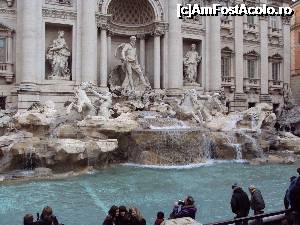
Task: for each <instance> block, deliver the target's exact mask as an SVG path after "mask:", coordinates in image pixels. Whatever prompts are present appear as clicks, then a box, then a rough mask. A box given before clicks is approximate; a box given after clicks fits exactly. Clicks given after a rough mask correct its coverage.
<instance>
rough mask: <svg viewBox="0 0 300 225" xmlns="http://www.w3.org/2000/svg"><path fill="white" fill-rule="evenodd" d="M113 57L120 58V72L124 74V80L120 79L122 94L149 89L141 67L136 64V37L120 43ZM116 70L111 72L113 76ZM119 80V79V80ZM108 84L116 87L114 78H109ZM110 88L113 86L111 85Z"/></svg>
mask: <svg viewBox="0 0 300 225" xmlns="http://www.w3.org/2000/svg"><path fill="white" fill-rule="evenodd" d="M115 56H116V57H118V58H120V60H121V62H122V72H123V73H125V77H124V79H121V80H122V81H121V83H122V84H121V86H120V88H121V89H122V92H123V93H126V92H132V91H145V90H146V89H151V87H150V84H149V81H148V80H147V79H146V78H145V76H144V73H143V71H142V67H141V66H140V64H139V62H138V56H137V50H136V37H135V36H131V37H130V42H129V43H122V44H121V45H119V46H118V47H117V49H116V52H115ZM116 70H117V68H115V69H114V71H113V76H115V73H117V71H116ZM119 72H120V71H119ZM119 79H120V78H119ZM110 83H114V84H115V85H116V83H117V82H116V78H113V79H112V75H111V76H110ZM111 86H113V85H112V84H111Z"/></svg>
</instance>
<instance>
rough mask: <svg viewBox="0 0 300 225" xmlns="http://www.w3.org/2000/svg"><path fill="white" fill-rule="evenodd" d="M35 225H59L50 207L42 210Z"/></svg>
mask: <svg viewBox="0 0 300 225" xmlns="http://www.w3.org/2000/svg"><path fill="white" fill-rule="evenodd" d="M36 225H59V223H58V220H57V218H56V216H54V215H53V210H52V208H51V207H49V206H46V207H45V208H44V209H43V211H42V215H41V218H40V219H39V220H38V221H37V223H36Z"/></svg>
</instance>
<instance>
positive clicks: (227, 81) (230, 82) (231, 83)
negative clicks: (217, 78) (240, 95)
mask: <svg viewBox="0 0 300 225" xmlns="http://www.w3.org/2000/svg"><path fill="white" fill-rule="evenodd" d="M222 87H229V88H230V91H234V90H235V77H227V76H223V77H222Z"/></svg>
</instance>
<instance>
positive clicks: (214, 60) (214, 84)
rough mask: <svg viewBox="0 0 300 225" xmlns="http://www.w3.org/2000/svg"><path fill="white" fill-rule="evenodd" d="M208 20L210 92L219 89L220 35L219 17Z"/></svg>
mask: <svg viewBox="0 0 300 225" xmlns="http://www.w3.org/2000/svg"><path fill="white" fill-rule="evenodd" d="M209 19H210V25H211V27H210V37H209V38H210V82H209V84H210V91H218V90H220V89H221V82H222V78H221V33H220V29H221V28H220V25H221V21H220V16H212V17H210V18H209Z"/></svg>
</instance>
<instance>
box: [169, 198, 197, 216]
mask: <svg viewBox="0 0 300 225" xmlns="http://www.w3.org/2000/svg"><path fill="white" fill-rule="evenodd" d="M196 212H197V208H196V207H195V201H194V199H193V197H192V196H187V197H186V199H185V200H184V201H181V200H179V201H178V202H176V203H175V205H174V208H173V211H172V213H171V214H170V219H176V218H182V217H190V218H192V219H195V217H196Z"/></svg>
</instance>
